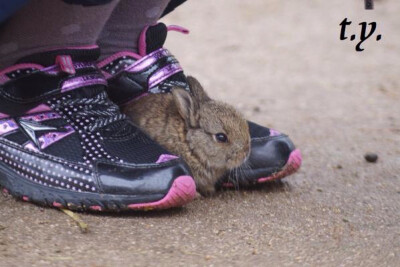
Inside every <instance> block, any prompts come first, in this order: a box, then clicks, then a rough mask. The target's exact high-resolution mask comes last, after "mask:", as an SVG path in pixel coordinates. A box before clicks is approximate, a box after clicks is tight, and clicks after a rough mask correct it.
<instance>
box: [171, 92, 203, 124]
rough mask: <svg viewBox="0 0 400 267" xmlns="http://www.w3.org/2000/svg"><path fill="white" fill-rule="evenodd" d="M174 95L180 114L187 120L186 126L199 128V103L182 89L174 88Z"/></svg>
mask: <svg viewBox="0 0 400 267" xmlns="http://www.w3.org/2000/svg"><path fill="white" fill-rule="evenodd" d="M172 95H173V97H174V101H175V105H176V107H177V108H178V111H179V114H180V115H181V116H182V118H183V119H184V120H185V122H186V125H188V126H190V127H196V126H197V119H196V118H197V111H198V106H197V102H196V101H195V100H194V99H193V98H192V96H191V95H190V93H189V92H188V91H186V90H185V89H182V88H173V89H172Z"/></svg>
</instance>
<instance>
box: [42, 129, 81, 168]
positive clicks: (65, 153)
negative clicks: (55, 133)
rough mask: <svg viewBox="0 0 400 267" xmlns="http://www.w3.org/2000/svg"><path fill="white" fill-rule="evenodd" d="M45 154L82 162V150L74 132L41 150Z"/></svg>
mask: <svg viewBox="0 0 400 267" xmlns="http://www.w3.org/2000/svg"><path fill="white" fill-rule="evenodd" d="M43 152H45V153H46V154H50V155H53V156H56V157H61V158H63V159H66V160H70V161H74V162H82V159H83V155H84V151H83V149H82V147H81V145H80V139H79V137H78V135H77V134H76V133H74V134H71V135H69V136H67V137H65V138H63V139H61V140H59V141H57V142H56V143H54V144H52V145H50V146H48V147H47V148H45V149H44V150H43Z"/></svg>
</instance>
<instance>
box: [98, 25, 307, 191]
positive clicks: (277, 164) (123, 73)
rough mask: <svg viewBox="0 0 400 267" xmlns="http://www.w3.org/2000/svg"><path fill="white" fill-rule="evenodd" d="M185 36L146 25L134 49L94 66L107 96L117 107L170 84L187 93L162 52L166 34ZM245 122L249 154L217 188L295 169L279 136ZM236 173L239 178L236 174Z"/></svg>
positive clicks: (297, 160) (174, 64) (291, 151)
mask: <svg viewBox="0 0 400 267" xmlns="http://www.w3.org/2000/svg"><path fill="white" fill-rule="evenodd" d="M171 30H173V31H179V32H182V33H188V30H186V29H184V28H182V27H179V26H175V25H174V26H168V27H167V26H166V25H165V24H163V23H158V24H156V25H153V26H149V27H146V28H145V29H144V30H143V31H142V33H141V35H140V37H139V41H138V47H139V49H138V50H139V51H138V53H133V52H129V51H122V52H119V53H116V54H114V55H112V56H110V57H108V58H106V59H104V60H102V61H100V62H98V64H97V65H98V67H99V68H100V70H101V71H102V73H103V74H104V75H105V77H106V78H107V80H108V84H109V86H108V88H107V92H108V95H109V96H110V99H111V100H112V101H113V102H115V103H117V104H118V105H119V106H124V105H126V104H128V103H129V102H130V101H132V100H134V99H136V98H138V97H141V96H144V95H146V94H149V93H168V92H170V90H171V88H172V87H174V86H179V87H183V88H185V89H187V90H190V88H189V86H188V83H187V81H186V77H185V75H184V73H183V70H182V68H181V66H180V65H179V62H178V61H177V60H176V58H175V57H174V56H173V55H172V54H171V53H170V52H169V51H168V50H167V49H165V48H163V45H164V43H165V40H166V37H167V32H168V31H171ZM248 123H249V129H250V135H251V154H250V156H249V158H248V160H247V161H246V162H245V163H244V164H243V165H242V166H241V167H239V168H238V169H235V170H232V171H231V172H230V173H227V174H226V176H225V177H223V178H222V179H221V180H220V181H219V182H218V184H217V186H222V187H239V186H249V185H254V184H258V183H264V182H268V181H272V180H277V179H281V178H283V177H285V176H288V175H290V174H292V173H294V172H295V171H297V170H298V169H299V168H300V165H301V161H302V158H301V153H300V150H298V149H296V148H295V146H294V145H293V143H292V141H291V140H290V139H289V137H288V136H287V135H285V134H282V133H280V132H278V131H276V130H272V129H268V128H266V127H263V126H260V125H258V124H256V123H253V122H248ZM239 174H240V175H239Z"/></svg>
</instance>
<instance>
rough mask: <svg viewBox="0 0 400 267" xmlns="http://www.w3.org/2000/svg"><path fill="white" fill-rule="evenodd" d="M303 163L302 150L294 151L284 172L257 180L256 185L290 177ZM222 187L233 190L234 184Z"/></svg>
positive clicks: (283, 169)
mask: <svg viewBox="0 0 400 267" xmlns="http://www.w3.org/2000/svg"><path fill="white" fill-rule="evenodd" d="M301 163H302V156H301V152H300V150H299V149H296V150H293V151H292V152H291V153H290V155H289V159H288V161H287V162H286V164H285V165H284V166H283V167H282V170H280V171H278V172H276V173H273V174H272V175H270V176H268V177H261V178H258V179H256V180H255V182H254V184H263V183H267V182H271V181H275V180H279V179H282V178H284V177H286V176H289V175H291V174H293V173H295V172H296V171H297V170H298V169H300V166H301ZM222 186H223V187H226V188H232V187H234V184H233V183H224V184H223V185H222Z"/></svg>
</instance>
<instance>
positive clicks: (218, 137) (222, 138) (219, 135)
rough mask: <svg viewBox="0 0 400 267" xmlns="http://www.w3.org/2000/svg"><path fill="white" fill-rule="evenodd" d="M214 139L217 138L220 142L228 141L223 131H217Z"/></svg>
mask: <svg viewBox="0 0 400 267" xmlns="http://www.w3.org/2000/svg"><path fill="white" fill-rule="evenodd" d="M215 139H217V141H218V142H220V143H226V142H228V137H227V136H226V134H224V133H217V134H216V135H215Z"/></svg>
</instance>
